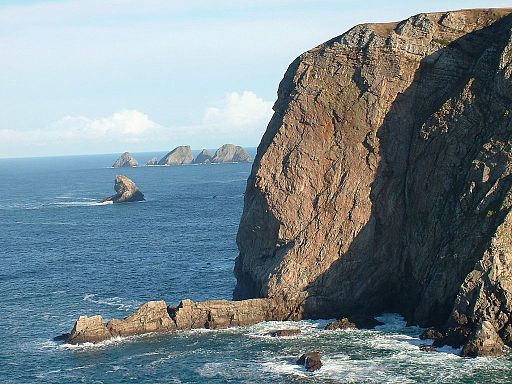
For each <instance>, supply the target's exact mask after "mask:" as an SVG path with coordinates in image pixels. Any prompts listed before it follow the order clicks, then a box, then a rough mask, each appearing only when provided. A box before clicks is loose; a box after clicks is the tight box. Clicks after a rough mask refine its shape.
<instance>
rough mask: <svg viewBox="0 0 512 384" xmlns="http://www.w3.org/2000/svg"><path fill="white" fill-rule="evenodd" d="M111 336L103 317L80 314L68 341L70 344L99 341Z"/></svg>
mask: <svg viewBox="0 0 512 384" xmlns="http://www.w3.org/2000/svg"><path fill="white" fill-rule="evenodd" d="M111 337H112V335H111V334H110V332H109V331H108V329H107V327H106V325H105V321H104V320H103V317H101V316H99V315H96V316H91V317H87V316H80V317H79V318H78V320H77V321H76V323H75V326H74V327H73V330H72V331H71V334H70V335H69V337H68V339H67V340H66V342H67V343H69V344H83V343H99V342H100V341H105V340H108V339H110V338H111Z"/></svg>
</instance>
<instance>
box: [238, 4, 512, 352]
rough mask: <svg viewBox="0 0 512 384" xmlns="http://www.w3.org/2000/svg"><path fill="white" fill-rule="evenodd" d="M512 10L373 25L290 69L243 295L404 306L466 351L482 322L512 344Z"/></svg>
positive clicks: (327, 306) (243, 246)
mask: <svg viewBox="0 0 512 384" xmlns="http://www.w3.org/2000/svg"><path fill="white" fill-rule="evenodd" d="M511 11H512V10H511V9H477V10H464V11H456V12H440V13H427V14H419V15H416V16H413V17H410V18H408V19H407V20H404V21H401V22H398V23H387V24H363V25H359V26H356V27H354V28H352V29H351V30H350V31H348V32H346V33H345V34H343V35H341V36H338V37H335V38H333V39H331V40H329V41H328V42H326V43H324V44H322V45H320V46H318V47H316V48H314V49H312V50H310V51H308V52H306V53H304V54H302V55H301V56H300V57H298V58H297V59H296V60H295V61H294V62H293V63H292V64H291V65H290V66H289V68H288V70H287V72H286V73H285V75H284V78H283V80H282V81H281V83H280V86H279V90H278V99H277V101H276V103H275V104H274V110H275V113H274V116H273V117H272V119H271V120H270V122H269V125H268V127H267V130H266V132H265V134H264V135H263V138H262V140H261V143H260V145H259V147H258V153H257V156H256V158H255V161H254V166H253V168H252V172H251V174H250V176H249V179H248V182H247V188H246V192H245V199H244V210H243V213H242V218H241V221H240V225H239V229H238V235H237V244H238V248H239V255H238V257H237V259H236V262H235V275H236V278H237V285H236V288H235V292H234V295H233V297H234V299H244V298H249V297H273V298H278V297H282V299H283V300H288V299H289V298H290V297H292V298H297V297H300V298H303V302H302V304H301V308H302V310H303V313H304V316H305V317H312V318H330V317H335V316H338V314H339V313H344V314H346V315H347V316H350V315H351V314H352V313H351V311H355V310H357V311H358V312H361V313H375V312H384V311H398V312H401V313H403V314H404V315H405V317H406V319H407V321H408V322H409V323H412V324H418V325H420V326H424V327H425V326H431V325H436V326H439V327H441V328H443V329H447V333H446V338H445V340H446V341H449V342H453V343H455V342H459V343H462V344H464V342H465V340H467V337H468V336H469V334H471V332H473V330H474V329H475V327H477V326H478V324H479V323H481V321H489V322H490V323H491V324H492V326H493V327H494V329H495V331H496V332H497V333H498V334H499V335H502V336H503V337H506V336H505V335H506V334H507V335H509V334H510V333H507V332H508V331H507V330H506V329H507V328H506V327H507V326H508V325H509V324H510V319H511V318H512V306H511V305H510V303H512V267H511V266H512V236H510V233H512V210H511V208H512V198H511V196H512V183H511V182H510V180H511V178H512V145H511V140H510V137H511V132H512V130H511V126H510V117H509V115H510V111H511V110H512V55H511V54H510V52H511V51H512V40H511V39H510V36H511V33H512V15H511ZM491 340H494V339H493V338H491ZM496 342H497V343H498V344H497V348H496V349H492V348H490V349H488V350H489V351H499V349H500V348H499V347H500V345H499V342H498V340H497V339H496ZM459 345H460V344H459Z"/></svg>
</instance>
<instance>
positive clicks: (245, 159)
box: [211, 144, 252, 163]
mask: <svg viewBox="0 0 512 384" xmlns="http://www.w3.org/2000/svg"><path fill="white" fill-rule="evenodd" d="M251 161H252V158H251V156H250V155H249V154H248V153H247V151H246V150H245V149H244V148H242V147H241V146H239V145H233V144H224V145H223V146H222V147H220V148H219V149H217V152H215V155H214V156H213V159H212V160H211V162H212V163H249V162H251Z"/></svg>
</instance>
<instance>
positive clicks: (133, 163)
mask: <svg viewBox="0 0 512 384" xmlns="http://www.w3.org/2000/svg"><path fill="white" fill-rule="evenodd" d="M138 165H139V162H138V161H137V160H135V158H134V157H133V156H132V154H131V153H130V152H124V153H123V154H122V155H121V156H120V157H119V159H117V160H116V162H115V163H114V164H112V168H121V167H137V166H138Z"/></svg>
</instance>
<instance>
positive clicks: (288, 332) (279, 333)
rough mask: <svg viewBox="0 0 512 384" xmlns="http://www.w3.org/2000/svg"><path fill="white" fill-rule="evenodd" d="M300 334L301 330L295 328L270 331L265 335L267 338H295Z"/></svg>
mask: <svg viewBox="0 0 512 384" xmlns="http://www.w3.org/2000/svg"><path fill="white" fill-rule="evenodd" d="M300 334H301V330H300V329H297V328H293V329H278V330H276V331H270V332H268V333H267V335H268V336H271V337H289V336H297V335H300Z"/></svg>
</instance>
